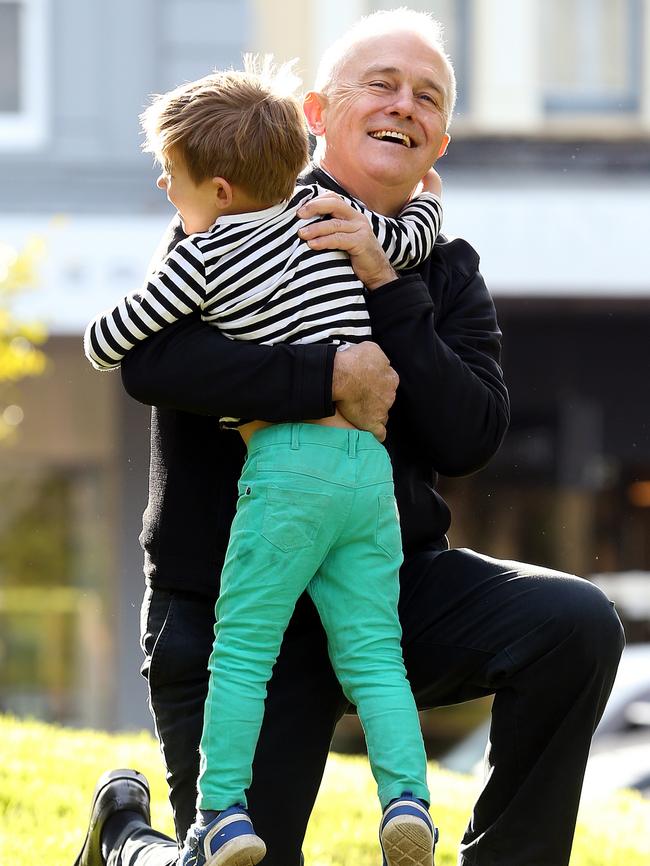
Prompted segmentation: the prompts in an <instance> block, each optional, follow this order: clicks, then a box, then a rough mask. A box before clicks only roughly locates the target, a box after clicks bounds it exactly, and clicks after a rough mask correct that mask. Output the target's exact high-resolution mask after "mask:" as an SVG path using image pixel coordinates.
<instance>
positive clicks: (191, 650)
mask: <svg viewBox="0 0 650 866" xmlns="http://www.w3.org/2000/svg"><path fill="white" fill-rule="evenodd" d="M213 628H214V604H213V603H212V602H211V601H210V600H209V599H207V598H202V597H199V596H192V595H190V594H182V593H181V594H179V593H167V592H162V591H154V592H153V593H148V594H147V597H146V598H145V603H144V605H143V617H142V635H143V646H144V648H145V654H146V658H145V663H144V665H143V671H144V673H145V675H146V676H148V678H149V685H150V692H151V697H150V701H151V707H152V712H153V714H154V719H155V723H156V730H157V733H158V737H159V739H160V744H161V751H162V754H163V759H164V761H165V765H166V769H167V780H168V783H169V786H170V789H169V796H170V800H171V803H172V808H173V812H174V819H175V822H176V833H177V836H178V837H179V838H180V839H181V841H182V840H183V839H184V838H185V835H186V833H187V829H188V828H189V826H190V824H191V823H192V821H193V820H194V815H195V810H196V781H197V778H198V772H199V752H198V749H199V741H200V738H201V732H202V729H203V706H204V703H205V697H206V694H207V686H208V672H207V671H208V658H209V656H210V652H211V650H212V642H213V638H214V632H213ZM346 707H347V701H346V700H345V698H344V697H343V694H342V692H341V689H340V686H339V684H338V682H337V680H336V678H335V677H334V674H333V672H332V669H331V665H330V662H329V658H328V655H327V643H326V639H325V635H324V632H323V630H322V627H321V624H320V620H319V618H318V615H317V613H316V611H315V609H314V607H313V604H312V602H311V600H310V599H309V598H308V597H307V596H303V597H302V598H301V599H300V600H299V602H298V605H297V607H296V612H295V613H294V616H293V619H292V620H291V623H290V624H289V627H288V629H287V632H286V634H285V637H284V641H283V644H282V649H281V652H280V656H279V658H278V661H277V662H276V665H275V668H274V671H273V676H272V678H271V682H270V683H269V686H268V694H267V698H266V704H265V709H266V711H265V717H264V722H263V724H262V730H261V733H260V738H259V741H258V744H257V750H256V753H255V759H254V762H253V784H252V786H251V788H250V790H249V792H248V805H249V811H250V813H251V816H252V818H253V821H254V823H255V828H256V830H257V832H258V833H259V834H260V835H261V836H262V838H263V839H264V841H265V843H266V846H267V855H266V857H265V859H264V864H265V866H299V864H300V857H301V854H300V852H301V846H302V840H303V838H304V834H305V830H306V827H307V822H308V820H309V815H310V813H311V810H312V808H313V804H314V801H315V799H316V795H317V793H318V788H319V785H320V781H321V777H322V774H323V770H324V768H325V762H326V760H327V754H328V750H329V744H330V740H331V738H332V734H333V732H334V728H335V726H336V722H337V721H338V719H339V718H340V717H341V715H342V714H343V712H344V710H345V708H346ZM109 829H110V827H109ZM122 829H123V828H122V827H121V826H118V827H117V831H118V832H116V833H115V834H113V838H114V839H115V842H116V845H115V850H114V852H113V853H112V855H111V859H110V861H109V863H110V866H136V864H137V866H171V864H172V863H174V862H175V860H176V856H177V847H176V843H175V842H174V843H172V842H171V840H169V839H166V838H165V837H163V836H162V835H161V834H159V833H157V832H156V831H153V830H151V828H149V827H147V825H146V824H145V823H144V821H142V822H139V823H138V822H132V823H131V825H130V831H129V832H128V833H127V834H126V836H124V834H123V833H122V832H121V831H122ZM118 841H119V850H118V845H117V842H118Z"/></svg>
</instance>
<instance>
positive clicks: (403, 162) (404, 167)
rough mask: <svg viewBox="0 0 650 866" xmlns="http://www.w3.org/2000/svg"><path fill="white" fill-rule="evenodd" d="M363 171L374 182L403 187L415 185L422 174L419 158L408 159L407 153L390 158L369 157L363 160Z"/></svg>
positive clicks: (408, 187) (410, 187) (409, 187)
mask: <svg viewBox="0 0 650 866" xmlns="http://www.w3.org/2000/svg"><path fill="white" fill-rule="evenodd" d="M364 171H365V173H366V174H367V175H368V177H371V178H372V179H373V180H374V181H375V182H376V183H380V184H382V185H383V186H400V187H404V188H405V189H412V188H413V187H415V186H416V185H417V183H418V182H419V181H420V180H421V179H422V176H423V175H424V171H422V170H421V169H420V166H419V160H418V161H417V162H416V160H415V159H409V158H408V154H405V155H404V156H402V155H400V156H399V157H395V158H390V159H380V160H378V159H370V160H368V161H366V162H364Z"/></svg>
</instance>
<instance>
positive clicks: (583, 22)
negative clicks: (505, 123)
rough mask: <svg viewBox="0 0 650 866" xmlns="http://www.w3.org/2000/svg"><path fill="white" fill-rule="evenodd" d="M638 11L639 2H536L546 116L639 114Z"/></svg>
mask: <svg viewBox="0 0 650 866" xmlns="http://www.w3.org/2000/svg"><path fill="white" fill-rule="evenodd" d="M642 7H643V3H642V0H546V2H544V3H543V4H541V14H542V22H541V24H542V28H541V32H542V52H541V56H542V71H543V81H544V106H545V109H546V111H547V113H549V114H553V113H559V112H572V113H602V112H608V113H611V112H633V111H638V110H639V105H640V81H641V40H642V36H643V27H642V18H643V8H642Z"/></svg>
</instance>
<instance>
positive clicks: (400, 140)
mask: <svg viewBox="0 0 650 866" xmlns="http://www.w3.org/2000/svg"><path fill="white" fill-rule="evenodd" d="M368 134H369V135H370V137H371V138H377V139H379V140H380V141H388V142H391V143H392V144H399V145H401V146H402V147H415V142H414V141H411V138H410V136H408V135H407V134H406V133H405V132H398V131H397V130H396V129H378V130H376V131H375V132H370V133H368Z"/></svg>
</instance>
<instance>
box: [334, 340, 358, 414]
mask: <svg viewBox="0 0 650 866" xmlns="http://www.w3.org/2000/svg"><path fill="white" fill-rule="evenodd" d="M343 346H345V349H344V348H343ZM348 348H350V344H349V343H344V344H342V345H341V346H339V347H338V348H337V351H336V353H335V355H334V370H333V372H332V401H333V402H334V403H337V402H338V401H339V400H349V399H350V398H351V397H352V396H353V395H352V393H351V391H352V390H353V385H354V377H353V376H352V375H351V369H352V366H353V364H354V358H353V353H352V352H348V351H346V349H348Z"/></svg>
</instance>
